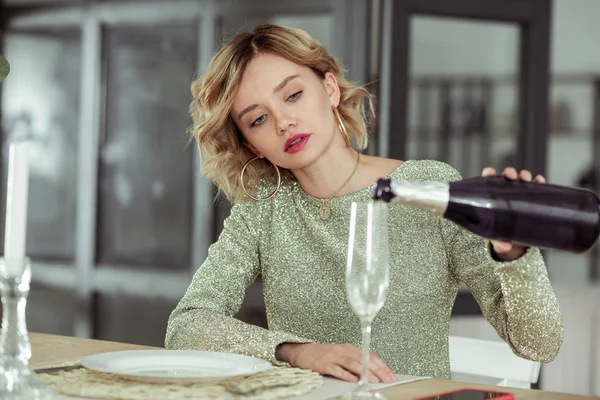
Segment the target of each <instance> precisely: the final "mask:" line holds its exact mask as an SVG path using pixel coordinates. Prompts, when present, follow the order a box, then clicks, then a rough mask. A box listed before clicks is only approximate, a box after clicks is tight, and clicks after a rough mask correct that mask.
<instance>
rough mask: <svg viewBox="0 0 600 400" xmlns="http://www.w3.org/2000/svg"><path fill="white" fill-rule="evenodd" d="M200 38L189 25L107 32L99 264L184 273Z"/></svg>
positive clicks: (188, 255) (186, 263)
mask: <svg viewBox="0 0 600 400" xmlns="http://www.w3.org/2000/svg"><path fill="white" fill-rule="evenodd" d="M197 36H198V35H197V29H196V26H194V25H189V26H156V27H148V28H146V27H144V28H139V27H136V28H131V27H128V28H111V29H108V30H107V31H106V32H105V37H104V39H105V42H104V43H105V54H106V57H107V60H106V62H107V71H106V73H107V93H106V120H105V127H106V134H105V138H104V143H103V144H102V146H101V159H100V188H99V218H98V225H99V228H98V229H99V241H98V261H99V262H100V263H113V264H114V263H116V264H128V265H132V266H136V265H137V266H143V265H146V266H148V265H151V266H159V267H162V266H164V267H167V268H183V269H185V268H189V262H190V243H191V226H192V212H193V211H192V183H193V182H192V179H193V177H194V173H193V157H192V155H193V152H194V151H195V146H193V145H190V146H188V136H187V134H186V129H187V128H188V127H189V126H190V125H191V120H190V118H189V116H188V108H189V103H190V101H191V95H190V90H189V87H190V84H191V82H192V79H193V77H194V73H195V69H196V59H197V57H196V53H197V47H198V46H197Z"/></svg>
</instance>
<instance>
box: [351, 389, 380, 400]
mask: <svg viewBox="0 0 600 400" xmlns="http://www.w3.org/2000/svg"><path fill="white" fill-rule="evenodd" d="M342 399H344V400H361V399H377V400H387V397H385V396H384V395H382V394H381V393H379V392H371V391H370V390H366V389H357V390H355V391H353V392H351V393H346V394H345V395H344V396H342Z"/></svg>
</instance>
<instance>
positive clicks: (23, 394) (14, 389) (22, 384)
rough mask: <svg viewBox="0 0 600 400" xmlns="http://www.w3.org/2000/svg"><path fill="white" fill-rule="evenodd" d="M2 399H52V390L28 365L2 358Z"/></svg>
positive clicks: (0, 367)
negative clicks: (6, 360) (5, 360)
mask: <svg viewBox="0 0 600 400" xmlns="http://www.w3.org/2000/svg"><path fill="white" fill-rule="evenodd" d="M0 399H2V400H52V399H54V396H53V395H52V390H50V388H49V387H48V386H47V385H46V384H45V383H43V382H41V381H40V380H38V379H37V378H36V376H35V373H34V372H33V371H31V369H29V368H28V367H27V366H26V365H23V364H21V365H18V364H15V363H12V362H8V363H6V362H2V360H0Z"/></svg>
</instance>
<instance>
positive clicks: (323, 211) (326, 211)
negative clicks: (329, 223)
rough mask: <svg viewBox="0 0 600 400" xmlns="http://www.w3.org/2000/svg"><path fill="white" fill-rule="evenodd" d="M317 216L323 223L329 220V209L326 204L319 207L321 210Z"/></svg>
mask: <svg viewBox="0 0 600 400" xmlns="http://www.w3.org/2000/svg"><path fill="white" fill-rule="evenodd" d="M319 216H320V217H321V219H322V220H323V221H325V220H327V219H329V217H330V216H331V209H330V208H329V206H328V205H326V204H323V205H321V208H320V209H319Z"/></svg>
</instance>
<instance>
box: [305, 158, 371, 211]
mask: <svg viewBox="0 0 600 400" xmlns="http://www.w3.org/2000/svg"><path fill="white" fill-rule="evenodd" d="M357 154H358V156H357V157H356V165H355V166H354V170H352V173H351V174H350V176H349V177H348V179H346V181H345V182H344V183H342V186H340V187H339V188H338V190H336V191H335V193H333V194H332V195H331V196H329V197H328V198H326V199H316V200H320V201H321V207H320V208H319V216H320V217H321V219H322V220H323V221H325V220H327V219H329V217H330V216H331V208H330V207H329V201H330V200H331V199H333V198H334V197H335V195H336V194H338V193H339V192H340V190H342V189H343V188H344V186H346V185H347V184H348V182H350V179H352V177H353V176H354V174H355V173H356V171H357V170H358V164H359V162H360V153H359V152H357Z"/></svg>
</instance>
